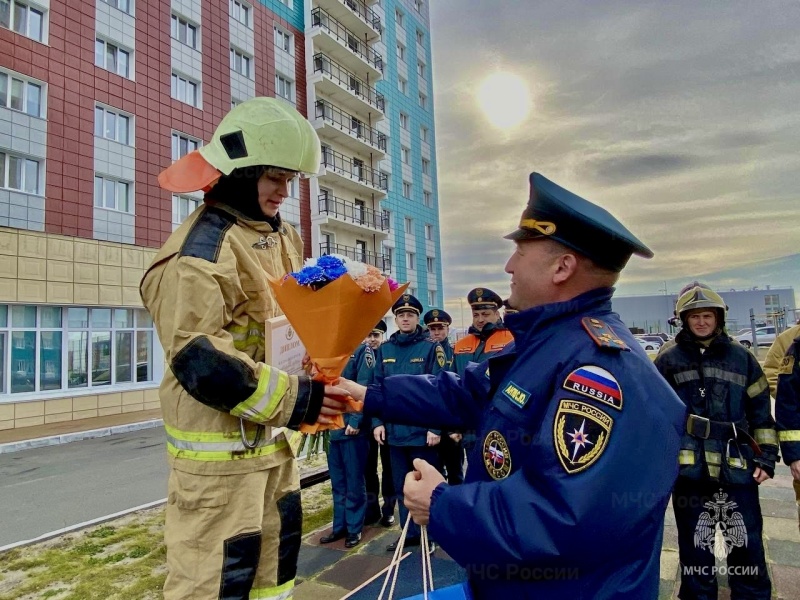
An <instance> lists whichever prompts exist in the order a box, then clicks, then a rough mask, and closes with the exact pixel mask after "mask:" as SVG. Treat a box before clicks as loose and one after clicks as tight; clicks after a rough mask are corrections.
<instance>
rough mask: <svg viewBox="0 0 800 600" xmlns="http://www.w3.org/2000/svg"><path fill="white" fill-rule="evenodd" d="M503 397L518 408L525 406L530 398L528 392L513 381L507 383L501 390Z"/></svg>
mask: <svg viewBox="0 0 800 600" xmlns="http://www.w3.org/2000/svg"><path fill="white" fill-rule="evenodd" d="M503 395H504V396H505V397H506V398H508V399H509V400H511V402H513V403H514V405H515V406H517V407H519V408H522V407H523V406H525V405H526V404H527V403H528V400H530V398H531V394H530V392H528V391H526V390H523V389H522V388H521V387H519V386H518V385H517V384H516V383H514V382H513V381H509V382H508V383H507V384H506V387H504V388H503Z"/></svg>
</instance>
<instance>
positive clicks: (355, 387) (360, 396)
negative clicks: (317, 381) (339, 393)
mask: <svg viewBox="0 0 800 600" xmlns="http://www.w3.org/2000/svg"><path fill="white" fill-rule="evenodd" d="M336 385H337V386H339V387H340V388H343V389H345V390H347V393H348V394H350V396H351V397H352V398H353V400H358V401H359V402H363V401H364V397H365V396H366V395H367V387H366V386H364V385H361V384H360V383H356V382H355V381H350V380H349V379H345V378H344V377H340V378H339V381H337V382H336Z"/></svg>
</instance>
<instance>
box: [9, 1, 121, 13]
mask: <svg viewBox="0 0 800 600" xmlns="http://www.w3.org/2000/svg"><path fill="white" fill-rule="evenodd" d="M100 1H101V2H104V3H106V4H108V5H109V6H113V7H114V8H118V9H120V10H121V11H122V12H124V13H128V14H131V1H130V0H100ZM0 2H2V0H0Z"/></svg>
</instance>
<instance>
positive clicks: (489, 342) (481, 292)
mask: <svg viewBox="0 0 800 600" xmlns="http://www.w3.org/2000/svg"><path fill="white" fill-rule="evenodd" d="M467 302H469V305H470V307H472V325H471V326H470V328H469V331H468V332H467V335H465V336H464V337H463V338H461V339H460V340H458V341H457V342H456V345H455V346H454V347H453V365H452V367H451V370H452V371H453V372H455V373H458V374H459V376H463V375H464V371H465V369H466V368H467V364H468V363H471V362H481V361H483V360H486V359H487V358H489V357H490V356H491V355H492V354H496V353H497V352H500V350H502V349H503V348H504V347H505V346H506V344H508V343H509V342H511V341H512V340H513V338H512V337H511V332H510V331H509V330H508V329H506V327H505V325H503V321H502V320H501V319H500V307H501V306H502V305H503V299H502V298H500V296H498V295H497V294H496V293H495V292H493V291H492V290H490V289H487V288H475V289H474V290H472V291H470V292H469V294H467Z"/></svg>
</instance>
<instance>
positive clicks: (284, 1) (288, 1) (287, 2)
mask: <svg viewBox="0 0 800 600" xmlns="http://www.w3.org/2000/svg"><path fill="white" fill-rule="evenodd" d="M278 2H280V3H281V4H283V5H284V6H288V7H289V8H292V0H278Z"/></svg>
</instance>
